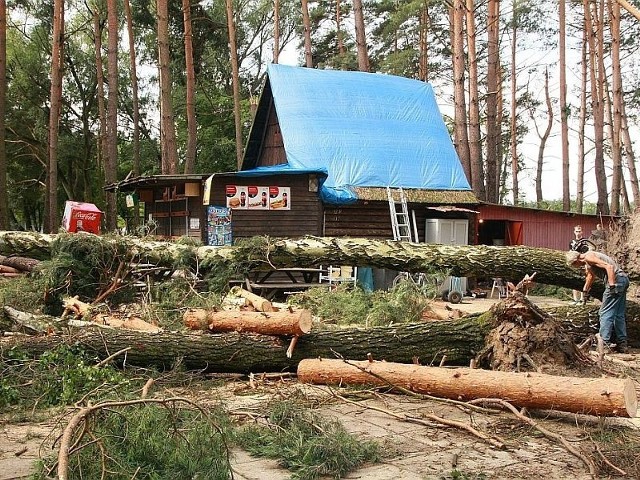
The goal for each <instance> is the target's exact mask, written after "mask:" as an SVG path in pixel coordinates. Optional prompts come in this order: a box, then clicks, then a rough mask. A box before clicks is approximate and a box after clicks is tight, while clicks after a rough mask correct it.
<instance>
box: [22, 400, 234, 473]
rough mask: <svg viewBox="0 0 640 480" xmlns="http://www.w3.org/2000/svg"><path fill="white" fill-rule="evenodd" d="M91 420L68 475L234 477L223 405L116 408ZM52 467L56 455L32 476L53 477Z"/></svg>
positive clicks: (100, 412)
mask: <svg viewBox="0 0 640 480" xmlns="http://www.w3.org/2000/svg"><path fill="white" fill-rule="evenodd" d="M87 425H88V427H87V428H86V429H85V430H83V431H82V435H83V437H82V438H80V439H77V440H78V443H77V445H78V446H79V447H78V451H77V453H75V454H73V455H71V456H70V465H69V477H68V478H69V479H70V480H74V479H78V480H79V479H89V478H95V479H99V478H104V477H103V476H102V475H103V473H106V474H107V477H106V478H109V479H110V480H130V479H132V478H140V479H142V478H147V479H154V480H175V479H181V478H184V479H187V478H188V479H196V478H197V479H199V480H227V479H229V478H231V467H230V464H229V457H228V448H227V443H226V440H227V437H228V433H229V425H230V422H229V418H228V416H227V414H226V413H225V412H224V411H223V410H222V409H214V410H213V411H211V412H210V413H209V414H207V415H206V416H205V415H204V414H203V412H201V411H199V410H194V409H193V408H179V407H178V405H177V404H175V405H171V407H169V406H167V407H160V406H156V405H142V406H127V407H117V410H115V409H114V408H113V407H112V408H110V409H109V410H101V411H99V412H97V413H96V414H95V415H94V416H92V418H91V419H90V421H89V422H88V424H87ZM102 462H104V464H103V463H102ZM49 465H50V466H49ZM54 466H55V459H53V458H50V459H47V460H45V461H44V462H42V463H41V464H40V466H39V467H40V468H39V473H38V474H37V475H35V476H34V477H33V478H34V479H36V480H44V479H46V478H50V477H49V476H48V475H50V470H51V469H52V468H53V467H54ZM103 468H104V470H103Z"/></svg>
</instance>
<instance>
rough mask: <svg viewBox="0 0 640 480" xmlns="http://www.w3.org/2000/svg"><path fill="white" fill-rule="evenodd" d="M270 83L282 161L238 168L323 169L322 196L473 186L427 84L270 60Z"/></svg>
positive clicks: (348, 197)
mask: <svg viewBox="0 0 640 480" xmlns="http://www.w3.org/2000/svg"><path fill="white" fill-rule="evenodd" d="M267 75H268V81H269V82H270V86H271V91H272V94H273V99H274V103H275V108H276V113H277V115H278V121H279V123H280V129H281V131H282V138H283V141H284V148H285V152H286V158H287V162H288V163H287V164H284V165H277V166H274V167H259V168H254V169H252V170H246V171H243V172H240V173H241V174H244V175H256V174H262V175H264V174H266V173H303V172H322V173H326V175H327V177H326V179H325V181H324V183H323V185H322V187H321V190H320V192H321V196H322V198H323V200H325V201H327V202H329V203H345V202H350V201H354V200H356V199H357V198H356V196H355V193H354V192H353V190H351V188H352V187H387V186H390V187H403V188H419V189H429V190H471V189H470V187H469V183H468V182H467V179H466V176H465V174H464V171H463V169H462V165H461V164H460V160H459V159H458V156H457V154H456V151H455V149H454V147H453V144H452V142H451V139H450V137H449V132H448V131H447V128H446V126H445V124H444V121H443V120H442V115H441V113H440V110H439V109H438V105H437V104H436V101H435V97H434V94H433V89H432V88H431V85H429V84H428V83H424V82H420V81H417V80H411V79H408V78H403V77H396V76H391V75H382V74H375V73H364V72H351V71H338V70H316V69H310V68H302V67H290V66H286V65H277V64H271V65H269V67H268V70H267Z"/></svg>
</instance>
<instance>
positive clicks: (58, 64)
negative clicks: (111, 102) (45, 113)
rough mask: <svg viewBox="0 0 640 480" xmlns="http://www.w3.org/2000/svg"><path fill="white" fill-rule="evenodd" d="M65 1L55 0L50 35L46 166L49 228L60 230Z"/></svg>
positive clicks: (52, 230)
mask: <svg viewBox="0 0 640 480" xmlns="http://www.w3.org/2000/svg"><path fill="white" fill-rule="evenodd" d="M63 52H64V1H63V0H55V1H54V3H53V33H52V39H51V94H50V102H51V106H50V109H49V165H48V170H47V173H48V175H47V204H48V210H49V211H48V223H47V231H49V232H55V231H57V230H58V228H59V225H58V218H59V217H58V130H59V125H60V108H61V102H62V67H63V65H64V53H63Z"/></svg>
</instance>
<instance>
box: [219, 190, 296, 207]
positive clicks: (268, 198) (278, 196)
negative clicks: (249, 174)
mask: <svg viewBox="0 0 640 480" xmlns="http://www.w3.org/2000/svg"><path fill="white" fill-rule="evenodd" d="M225 194H226V199H227V208H230V209H233V210H291V187H276V186H270V187H266V186H257V185H249V186H244V185H226V186H225Z"/></svg>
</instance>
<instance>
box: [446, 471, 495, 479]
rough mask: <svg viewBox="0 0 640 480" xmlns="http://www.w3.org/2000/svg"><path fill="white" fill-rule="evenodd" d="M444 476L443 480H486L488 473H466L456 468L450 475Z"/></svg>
mask: <svg viewBox="0 0 640 480" xmlns="http://www.w3.org/2000/svg"><path fill="white" fill-rule="evenodd" d="M442 478H443V480H448V479H451V480H486V478H487V475H486V474H485V473H466V472H462V471H460V470H458V469H457V468H455V469H453V470H451V474H450V475H447V476H446V477H442Z"/></svg>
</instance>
